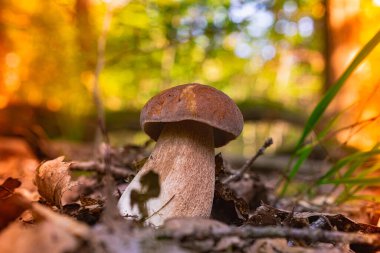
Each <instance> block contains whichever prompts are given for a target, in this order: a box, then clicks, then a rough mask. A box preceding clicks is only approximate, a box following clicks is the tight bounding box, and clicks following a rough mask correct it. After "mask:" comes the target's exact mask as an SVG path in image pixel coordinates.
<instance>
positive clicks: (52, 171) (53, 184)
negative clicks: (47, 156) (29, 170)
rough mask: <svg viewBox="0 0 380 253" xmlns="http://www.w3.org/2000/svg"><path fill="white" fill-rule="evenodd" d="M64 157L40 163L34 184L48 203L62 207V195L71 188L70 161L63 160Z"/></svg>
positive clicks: (72, 184)
mask: <svg viewBox="0 0 380 253" xmlns="http://www.w3.org/2000/svg"><path fill="white" fill-rule="evenodd" d="M63 159H64V157H63V156H61V157H58V158H56V159H54V160H50V161H47V162H44V163H42V164H41V165H40V166H39V167H38V168H37V173H36V185H37V188H38V192H39V193H40V195H41V196H42V197H43V198H44V199H45V200H47V201H48V202H49V203H51V204H53V205H55V206H58V207H59V208H61V207H62V195H63V193H64V192H66V191H67V190H69V189H70V188H72V187H73V186H74V185H76V184H75V183H73V182H71V176H70V173H69V167H70V164H71V163H68V162H63Z"/></svg>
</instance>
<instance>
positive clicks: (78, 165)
mask: <svg viewBox="0 0 380 253" xmlns="http://www.w3.org/2000/svg"><path fill="white" fill-rule="evenodd" d="M106 167H107V168H106ZM70 169H71V170H82V171H95V172H97V173H100V174H105V173H106V169H107V170H109V172H110V173H111V175H113V176H116V177H123V178H126V177H128V176H132V175H135V174H136V173H135V172H133V171H131V170H128V169H127V168H123V167H117V166H112V165H108V166H107V165H106V164H105V163H100V162H95V161H87V162H73V163H72V164H71V165H70Z"/></svg>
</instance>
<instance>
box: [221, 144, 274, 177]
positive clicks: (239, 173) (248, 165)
mask: <svg viewBox="0 0 380 253" xmlns="http://www.w3.org/2000/svg"><path fill="white" fill-rule="evenodd" d="M272 144H273V139H272V138H271V137H269V138H268V139H266V140H265V142H264V144H263V146H261V148H260V149H259V150H258V151H257V153H256V154H255V155H254V156H253V157H252V158H251V159H249V160H248V161H246V162H245V164H244V165H243V167H241V169H240V170H239V171H237V172H236V173H235V174H233V175H231V176H229V177H227V178H225V179H224V180H222V183H223V184H228V183H230V182H232V181H235V180H238V179H239V178H241V177H242V176H243V175H244V173H245V172H247V170H249V169H250V168H251V167H252V164H253V163H254V162H255V161H256V159H257V158H258V157H259V156H261V155H262V154H264V152H265V150H266V149H267V148H268V147H270V146H271V145H272Z"/></svg>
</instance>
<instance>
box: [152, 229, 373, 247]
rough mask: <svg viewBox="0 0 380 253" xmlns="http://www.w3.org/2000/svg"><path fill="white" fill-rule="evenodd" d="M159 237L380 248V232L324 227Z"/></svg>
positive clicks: (163, 234) (174, 233)
mask: <svg viewBox="0 0 380 253" xmlns="http://www.w3.org/2000/svg"><path fill="white" fill-rule="evenodd" d="M157 235H158V238H168V239H176V240H183V239H185V238H187V239H190V240H197V239H198V240H204V239H208V238H214V239H221V238H223V237H228V236H238V237H240V238H243V239H247V238H250V239H258V238H292V239H298V240H308V241H311V242H326V243H349V244H361V245H368V246H371V247H372V248H375V249H380V234H362V233H345V232H338V231H326V230H322V229H308V228H290V227H278V226H267V227H253V226H245V227H240V228H237V227H223V228H213V229H205V230H196V231H192V233H184V232H183V231H166V230H161V231H158V234H157Z"/></svg>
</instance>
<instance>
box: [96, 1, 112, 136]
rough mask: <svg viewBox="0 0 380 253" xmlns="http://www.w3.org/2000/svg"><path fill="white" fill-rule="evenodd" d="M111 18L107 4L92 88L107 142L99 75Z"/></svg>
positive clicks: (100, 125)
mask: <svg viewBox="0 0 380 253" xmlns="http://www.w3.org/2000/svg"><path fill="white" fill-rule="evenodd" d="M111 19H112V10H111V7H110V6H109V4H106V12H105V16H104V19H103V26H102V30H101V34H100V36H99V38H98V45H97V59H96V67H95V72H94V84H93V90H92V93H93V98H94V103H95V105H96V110H97V116H98V124H99V130H100V134H101V136H102V139H103V141H104V142H106V143H109V139H108V135H107V131H106V122H105V115H104V106H103V102H102V99H101V95H100V85H99V77H100V73H101V72H102V70H103V68H104V53H105V49H106V42H107V33H108V30H109V28H110V24H111ZM98 134H99V132H97V135H98Z"/></svg>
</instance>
